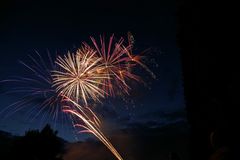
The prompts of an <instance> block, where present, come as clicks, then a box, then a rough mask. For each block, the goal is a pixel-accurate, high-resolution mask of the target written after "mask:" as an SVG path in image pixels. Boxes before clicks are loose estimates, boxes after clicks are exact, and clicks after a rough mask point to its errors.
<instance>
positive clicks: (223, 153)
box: [177, 0, 240, 160]
mask: <svg viewBox="0 0 240 160" xmlns="http://www.w3.org/2000/svg"><path fill="white" fill-rule="evenodd" d="M221 5H222V6H221ZM220 6H221V7H220ZM226 6H227V2H226V1H222V2H220V1H218V2H217V3H215V2H213V3H211V1H204V0H201V1H200V0H197V1H191V0H180V1H178V4H177V20H178V22H177V25H178V26H177V31H178V32H177V43H178V47H179V48H180V53H181V59H182V68H183V79H184V92H185V101H186V110H187V118H188V121H189V123H190V126H191V128H190V131H191V146H190V150H191V151H190V152H191V159H194V160H205V159H211V160H223V159H224V160H226V159H229V160H235V159H236V160H239V159H240V157H239V142H240V136H239V135H240V134H239V133H240V132H239V123H238V122H239V118H238V117H239V112H238V108H239V106H240V101H239V90H240V83H239V82H240V78H239V77H240V76H239V68H240V67H239V64H240V63H239V61H238V60H239V59H238V58H237V56H236V55H237V54H236V53H235V51H230V49H232V48H233V46H234V45H233V44H232V43H229V42H232V41H231V40H233V39H234V38H232V36H233V35H235V33H234V32H232V31H233V29H232V28H231V27H232V25H230V24H231V23H230V21H229V20H230V19H229V17H232V15H230V14H227V13H228V12H223V8H227V7H226Z"/></svg>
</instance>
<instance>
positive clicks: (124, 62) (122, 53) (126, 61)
mask: <svg viewBox="0 0 240 160" xmlns="http://www.w3.org/2000/svg"><path fill="white" fill-rule="evenodd" d="M91 41H92V43H93V47H92V48H94V49H95V50H96V54H97V56H98V57H101V61H100V63H101V64H102V65H103V66H104V68H102V70H101V72H103V73H105V74H106V75H107V78H106V79H104V80H103V84H104V85H103V86H102V89H103V90H104V91H105V93H106V95H110V96H115V95H116V93H118V92H119V91H120V90H121V91H123V92H124V93H127V94H128V93H129V92H128V91H129V89H130V86H129V85H128V80H136V81H140V77H139V76H137V75H135V74H134V73H133V72H132V68H133V67H134V66H135V63H133V62H134V61H132V59H131V57H130V56H129V55H130V54H129V53H130V52H131V49H132V44H129V45H124V39H123V38H120V39H119V41H117V42H114V35H112V36H111V37H110V38H109V42H108V43H106V42H105V39H104V37H102V36H100V44H99V43H97V41H96V39H94V38H93V37H91ZM83 44H84V46H85V47H86V48H91V46H90V45H89V44H87V43H86V42H84V43H83Z"/></svg>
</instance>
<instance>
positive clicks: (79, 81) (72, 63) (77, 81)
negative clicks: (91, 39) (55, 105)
mask: <svg viewBox="0 0 240 160" xmlns="http://www.w3.org/2000/svg"><path fill="white" fill-rule="evenodd" d="M100 61H101V58H99V57H96V54H95V51H94V50H91V49H89V48H84V47H82V48H81V49H79V50H78V51H77V53H75V54H73V53H68V54H67V55H65V56H64V57H63V58H62V57H60V56H59V57H58V58H57V60H56V64H57V65H58V68H57V69H56V70H54V71H53V74H52V77H53V87H56V91H57V92H58V93H59V95H65V96H67V97H70V98H71V99H73V100H74V101H76V102H77V103H79V102H84V103H85V105H88V100H94V101H100V99H99V98H103V97H104V92H105V91H104V90H103V89H101V88H100V87H99V86H100V85H103V83H102V79H105V78H107V75H106V74H103V73H102V72H100V71H101V70H103V68H104V66H103V65H102V64H101V63H99V62H100Z"/></svg>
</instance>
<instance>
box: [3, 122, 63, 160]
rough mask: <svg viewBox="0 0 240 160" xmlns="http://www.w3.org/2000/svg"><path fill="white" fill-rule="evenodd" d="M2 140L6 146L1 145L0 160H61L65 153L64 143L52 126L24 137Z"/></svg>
mask: <svg viewBox="0 0 240 160" xmlns="http://www.w3.org/2000/svg"><path fill="white" fill-rule="evenodd" d="M3 137H4V138H3ZM2 140H4V141H5V144H1V152H2V154H1V155H0V156H1V157H2V158H0V159H9V160H12V159H14V160H16V159H24V160H61V153H63V145H64V144H63V141H62V140H61V139H60V138H58V137H57V131H53V130H52V129H51V127H50V125H46V126H45V127H44V128H43V129H42V130H41V131H38V130H30V131H27V132H26V133H25V135H24V136H23V137H8V138H7V137H6V136H2V138H1V141H2Z"/></svg>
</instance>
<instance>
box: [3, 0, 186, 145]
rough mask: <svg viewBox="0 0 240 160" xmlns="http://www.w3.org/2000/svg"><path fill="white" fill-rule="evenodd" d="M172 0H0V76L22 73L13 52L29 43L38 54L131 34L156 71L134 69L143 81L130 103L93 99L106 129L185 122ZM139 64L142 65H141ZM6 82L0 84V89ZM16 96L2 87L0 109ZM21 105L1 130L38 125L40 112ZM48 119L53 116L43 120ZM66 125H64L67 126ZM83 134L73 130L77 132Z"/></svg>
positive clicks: (63, 132) (18, 54)
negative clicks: (32, 115) (31, 117)
mask: <svg viewBox="0 0 240 160" xmlns="http://www.w3.org/2000/svg"><path fill="white" fill-rule="evenodd" d="M174 4H175V1H173V0H162V1H159V2H154V1H151V0H148V1H145V2H140V1H137V0H136V1H131V2H130V1H127V0H121V1H110V0H109V1H108V0H102V1H92V0H86V1H78V2H77V1H76V2H75V1H71V0H68V1H65V2H60V1H51V2H50V1H46V0H41V1H38V2H36V1H30V0H22V1H13V0H12V1H11V0H9V1H6V2H2V1H1V2H0V55H1V59H0V61H1V62H0V79H1V80H3V79H8V78H10V77H11V76H17V75H24V76H26V72H24V71H25V68H24V67H23V66H22V65H21V64H19V63H18V61H19V60H23V61H26V62H27V61H28V60H29V58H28V55H29V54H30V55H34V53H35V50H36V51H38V52H39V53H40V54H41V55H42V56H43V57H44V56H45V57H46V54H47V53H48V52H49V53H51V54H52V55H53V56H54V55H55V54H56V53H57V54H60V55H63V54H65V53H66V52H67V51H68V50H74V49H76V48H77V47H80V46H81V42H82V41H90V39H89V36H94V37H96V38H98V36H99V35H100V34H104V35H105V36H106V37H109V36H110V35H111V34H113V33H114V34H115V36H116V38H120V37H121V36H123V37H126V35H127V32H128V31H130V32H131V33H132V34H133V36H134V38H135V48H136V51H141V50H145V49H148V48H151V50H150V51H151V52H150V53H149V54H147V56H148V58H149V59H148V62H146V63H147V65H149V68H150V69H151V70H152V71H153V72H154V73H155V74H156V76H157V79H151V77H150V76H149V75H147V73H144V72H143V71H140V73H139V74H140V75H142V77H143V80H145V81H146V82H147V84H148V86H144V85H143V84H137V85H136V86H134V89H133V90H132V91H131V96H130V97H129V98H130V99H132V100H133V102H132V103H125V102H121V101H120V100H118V99H111V100H109V101H106V102H105V103H104V104H103V105H101V106H99V109H98V110H100V111H99V114H101V115H102V117H103V121H104V124H105V125H106V126H111V127H108V129H109V132H112V131H113V130H116V131H117V130H120V129H123V128H131V127H133V126H136V125H140V126H145V125H148V126H150V127H161V126H166V125H169V124H175V123H177V122H180V121H181V122H183V121H184V122H185V112H184V100H183V87H182V78H181V65H180V55H179V52H178V49H177V46H176V18H175V12H176V8H175V5H174ZM142 72H143V73H142ZM6 90H7V87H6V84H5V83H1V84H0V92H1V93H4V91H6ZM16 100H17V96H16V95H6V94H1V95H0V101H1V104H0V110H3V109H4V108H5V107H6V106H8V105H10V104H11V103H13V102H14V101H16ZM25 111H26V112H27V110H23V111H20V112H17V113H15V114H13V115H11V116H10V117H8V118H6V119H0V130H3V131H7V132H10V133H12V134H16V135H22V134H23V133H24V132H25V131H26V130H28V129H33V128H37V129H39V128H41V127H43V126H44V124H43V123H42V122H41V123H40V122H39V119H38V118H37V119H35V120H33V121H29V120H28V119H26V117H25V116H24V115H25V113H24V112H25ZM47 122H48V123H49V122H50V123H51V119H48V120H46V123H47ZM59 123H60V122H57V125H56V129H57V130H58V131H59V135H60V136H61V137H63V138H64V139H66V140H70V141H73V140H74V139H75V136H74V134H73V132H74V131H73V130H72V129H71V127H66V126H67V123H66V124H59ZM66 128H67V129H66ZM84 136H85V135H78V138H79V139H82V138H83V137H84Z"/></svg>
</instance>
